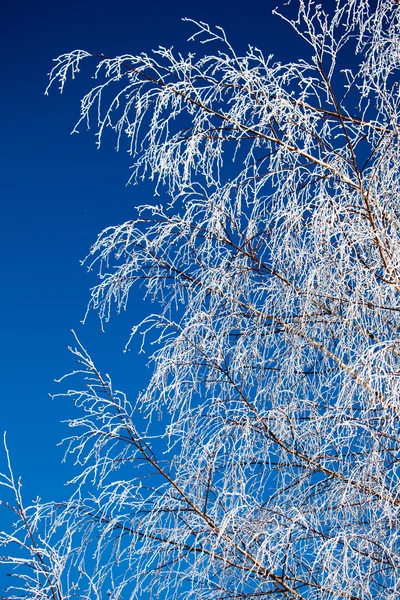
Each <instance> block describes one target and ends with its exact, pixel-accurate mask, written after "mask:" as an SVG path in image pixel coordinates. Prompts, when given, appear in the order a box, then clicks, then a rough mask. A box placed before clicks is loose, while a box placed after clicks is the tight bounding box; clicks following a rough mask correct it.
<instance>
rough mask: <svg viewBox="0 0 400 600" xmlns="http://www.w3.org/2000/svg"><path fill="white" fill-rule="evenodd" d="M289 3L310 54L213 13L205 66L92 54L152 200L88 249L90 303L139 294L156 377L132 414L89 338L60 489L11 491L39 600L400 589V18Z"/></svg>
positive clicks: (158, 55)
mask: <svg viewBox="0 0 400 600" xmlns="http://www.w3.org/2000/svg"><path fill="white" fill-rule="evenodd" d="M288 4H289V7H287V6H286V7H284V16H283V18H284V19H285V20H287V21H288V22H289V23H290V25H291V26H292V27H293V29H294V30H295V32H296V33H297V34H298V35H300V36H301V37H302V38H303V39H304V40H305V41H306V42H307V43H308V44H309V48H310V58H309V59H308V58H307V60H306V59H304V60H299V61H298V62H293V63H290V64H288V65H280V64H275V63H274V62H273V59H272V58H271V57H269V58H265V57H264V56H263V54H262V52H261V51H260V50H258V49H256V48H251V47H250V48H249V50H248V52H247V53H246V55H245V56H237V55H236V54H235V52H234V50H233V48H232V47H231V46H230V44H229V42H228V41H227V39H226V37H225V34H224V32H223V31H222V30H221V29H219V28H216V29H213V28H210V27H209V26H208V25H205V24H203V23H199V24H196V27H197V30H196V33H195V35H194V36H193V38H195V41H196V40H197V41H200V42H205V41H208V42H210V43H212V44H213V45H214V44H215V45H216V48H217V53H216V54H214V55H211V54H210V55H207V56H205V57H202V58H197V57H195V55H194V54H190V55H188V56H187V57H183V56H181V55H179V54H174V53H173V52H172V50H169V49H165V48H159V49H158V50H157V51H155V52H154V53H153V54H152V55H150V56H149V55H147V54H142V55H140V56H131V55H124V56H121V57H117V58H106V57H104V56H97V57H96V65H97V66H96V70H95V76H96V78H97V80H98V84H97V85H96V87H94V88H93V89H92V90H91V91H90V92H89V94H87V95H86V96H85V98H84V99H83V101H82V107H81V117H80V120H79V123H78V125H77V127H79V125H80V123H81V122H82V121H86V122H88V123H89V122H90V120H91V119H96V118H97V123H96V125H97V139H98V143H99V144H100V141H101V138H102V133H103V131H104V130H105V128H106V127H112V128H113V129H114V130H115V132H116V135H117V147H118V148H119V147H120V146H122V145H123V143H124V141H125V142H126V140H128V143H129V152H130V153H131V155H132V158H133V160H134V163H133V174H132V181H135V182H139V181H140V180H141V179H142V178H150V179H151V180H153V181H154V182H155V189H156V192H157V193H158V194H159V195H160V199H159V200H158V204H157V205H156V204H154V205H148V206H142V207H139V208H138V210H137V215H136V216H135V218H133V219H132V221H129V222H127V223H124V224H122V225H118V226H115V227H109V228H107V229H105V230H104V231H103V232H102V233H101V234H100V235H99V237H98V239H97V241H96V242H95V244H94V245H93V248H92V249H91V252H90V254H89V256H88V258H87V259H86V263H87V264H88V265H89V268H91V269H98V270H99V276H100V281H99V284H98V285H97V286H96V287H95V288H94V289H93V290H92V296H91V301H90V307H92V308H94V309H96V310H98V311H99V314H100V318H101V319H102V321H107V320H108V319H109V317H110V314H111V310H112V308H113V306H116V308H117V310H121V309H125V308H126V307H127V304H128V299H129V293H130V290H131V287H132V286H133V285H134V284H136V283H141V284H142V285H143V286H144V287H145V290H146V294H147V298H148V299H149V300H152V301H153V304H152V307H151V311H150V312H151V313H152V314H149V315H148V317H146V319H144V321H143V322H142V323H141V325H139V326H138V327H135V328H134V330H133V333H132V335H133V334H135V335H136V334H137V333H138V332H141V333H142V335H143V336H144V342H143V346H142V349H143V351H148V350H149V348H152V349H153V350H154V352H153V354H152V356H151V359H152V363H153V365H154V369H153V371H152V374H150V381H149V384H148V387H147V388H146V389H145V390H144V391H143V392H142V393H141V394H140V396H139V398H137V399H136V400H135V401H134V402H132V403H130V402H129V401H128V399H127V398H126V396H125V395H124V394H123V393H122V392H119V391H116V390H114V389H113V386H112V382H111V379H110V378H109V377H108V376H105V377H104V376H102V375H101V374H100V373H99V371H98V370H97V369H96V367H95V365H94V364H93V362H92V360H91V358H90V356H89V355H88V353H87V352H86V350H85V349H84V348H83V347H82V346H81V345H80V344H79V342H78V340H77V348H76V349H73V350H72V352H73V353H74V354H75V356H76V358H77V360H78V362H79V363H80V369H79V370H78V372H75V373H73V375H74V377H73V378H72V379H71V380H70V381H76V380H77V378H79V376H80V375H82V376H83V379H84V383H85V385H84V386H83V387H79V385H78V383H77V389H71V390H69V391H68V392H67V393H66V395H67V396H68V397H70V398H71V400H73V401H74V402H75V404H76V406H77V407H78V409H79V411H78V415H77V416H76V418H75V419H74V420H71V421H70V426H71V427H72V428H75V429H74V434H73V435H72V437H71V438H69V440H67V451H66V454H67V456H68V455H72V456H73V457H74V458H75V460H76V462H77V464H78V465H80V467H81V468H80V471H79V475H78V476H77V477H76V479H75V480H74V482H73V489H74V492H73V493H72V495H71V498H70V499H69V500H68V501H67V502H66V503H65V504H59V505H54V504H53V505H41V504H40V503H37V504H36V505H35V506H34V507H31V508H29V509H24V508H23V505H22V498H21V496H20V489H19V487H18V484H17V483H15V481H14V479H13V478H12V476H11V475H3V476H2V479H0V484H1V485H2V486H3V487H4V490H5V492H6V491H7V489H8V490H10V488H11V491H12V490H14V494H15V501H14V504H12V501H10V504H9V507H10V510H12V508H11V507H12V506H15V507H16V511H17V514H18V515H19V517H20V520H19V521H18V523H17V524H16V525H15V529H14V530H12V531H11V530H10V531H11V533H10V532H8V533H7V532H6V533H3V534H1V535H2V537H1V538H0V544H3V545H5V546H6V547H7V548H8V549H7V552H9V554H8V555H7V556H4V557H0V562H5V563H9V564H11V565H17V566H18V573H19V574H20V580H19V582H20V587H21V589H22V588H23V589H25V590H29V591H30V593H31V596H30V597H34V598H37V599H40V600H42V599H43V600H44V599H45V598H53V599H54V600H56V599H57V600H61V598H72V597H73V596H74V594H77V595H78V596H79V597H81V598H91V599H92V598H93V599H94V598H96V599H97V598H99V599H100V598H105V597H109V598H112V599H113V600H117V599H122V598H124V599H133V598H139V597H141V596H142V597H145V598H148V597H149V594H160V596H161V597H162V598H164V597H165V598H173V599H175V598H193V599H199V600H200V599H204V598H207V599H210V600H217V599H221V598H253V597H254V598H258V597H260V598H263V597H266V598H269V597H272V598H291V599H294V598H296V599H304V600H311V599H312V600H317V599H318V600H331V599H345V598H346V599H350V600H367V599H368V600H378V599H379V600H398V598H399V595H400V589H399V588H400V578H399V572H398V571H399V566H400V556H399V516H400V515H399V509H400V495H399V490H400V486H399V484H400V482H399V475H400V470H399V468H398V466H399V465H398V463H399V460H400V456H399V448H400V432H399V418H400V396H399V393H400V360H399V357H400V354H399V351H400V333H399V331H400V329H399V328H400V302H399V293H400V273H399V265H400V236H399V219H400V193H399V190H400V147H399V116H400V113H399V111H400V109H399V105H400V97H399V87H398V76H399V62H400V31H399V15H400V6H399V4H398V3H397V2H393V1H392V0H378V2H377V6H376V7H375V8H374V10H370V8H369V2H367V1H366V0H357V1H356V0H338V1H337V2H336V8H335V10H333V12H332V14H331V15H327V14H325V13H324V12H323V10H322V8H321V7H320V6H319V5H316V4H315V3H314V2H312V1H311V0H307V1H305V0H304V1H303V0H298V1H296V2H291V3H288ZM295 7H297V8H296V10H295ZM297 9H298V12H297ZM290 12H292V13H294V12H295V13H296V14H292V16H287V15H288V14H289V13H290ZM285 15H286V16H285ZM354 55H355V58H354ZM349 56H353V58H352V59H351V61H350V64H349ZM89 57H90V55H89V54H87V53H84V52H82V51H77V52H73V53H71V54H66V55H63V56H61V57H59V59H57V63H56V66H55V68H54V69H53V71H52V73H51V83H52V84H56V85H60V87H61V89H62V88H63V86H64V84H65V81H66V79H67V78H68V77H69V74H68V73H70V74H71V75H72V76H74V75H75V73H76V72H77V71H78V70H79V64H80V61H81V60H82V59H84V58H85V59H88V58H89ZM91 60H93V57H92V58H91ZM166 194H168V195H169V197H168V201H167V202H166V201H165V195H166ZM151 344H153V346H151ZM159 419H162V420H161V421H160V420H159ZM146 420H147V422H146ZM143 423H145V426H144V425H143ZM160 431H161V434H159V432H160ZM75 432H76V433H75ZM10 472H11V467H10ZM30 529H32V536H30V534H29V532H30ZM15 540H17V545H18V544H20V545H21V554H17V553H13V550H12V548H13V547H14V545H13V544H12V542H14V543H15ZM18 540H20V541H18ZM21 540H23V542H21ZM35 544H36V546H35ZM24 565H27V566H28V568H27V569H26V570H24V568H23V567H24ZM17 587H18V585H17ZM18 593H19V592H17V593H16V594H15V595H14V596H13V595H10V596H9V597H10V598H14V597H15V598H20V597H23V595H22V592H20V595H18Z"/></svg>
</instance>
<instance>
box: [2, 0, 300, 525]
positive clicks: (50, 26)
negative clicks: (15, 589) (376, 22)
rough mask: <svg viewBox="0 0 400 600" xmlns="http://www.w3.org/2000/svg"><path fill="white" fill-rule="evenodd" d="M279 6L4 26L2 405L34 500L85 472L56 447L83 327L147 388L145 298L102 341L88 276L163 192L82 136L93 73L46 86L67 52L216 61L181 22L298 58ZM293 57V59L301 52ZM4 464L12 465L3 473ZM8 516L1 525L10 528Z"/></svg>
mask: <svg viewBox="0 0 400 600" xmlns="http://www.w3.org/2000/svg"><path fill="white" fill-rule="evenodd" d="M277 3H278V1H277V0H273V2H269V1H268V0H254V1H253V2H251V3H245V2H236V3H235V2H232V1H228V0H222V1H220V2H215V0H212V1H205V0H202V1H201V2H199V3H196V5H194V4H190V3H187V2H185V3H183V2H182V1H181V0H179V1H172V2H168V1H160V0H151V1H150V2H140V3H137V2H135V1H132V0H129V2H128V1H126V0H119V2H114V3H113V2H109V0H107V1H103V0H96V1H95V0H85V1H82V0H79V1H77V0H70V1H69V2H57V1H55V2H54V1H50V0H38V1H37V2H28V1H27V0H22V2H15V1H11V0H6V2H5V4H4V3H3V8H2V15H1V22H2V25H1V28H2V31H1V36H0V40H1V41H0V44H1V46H2V49H1V53H0V56H1V59H0V60H1V62H2V69H1V72H2V94H1V96H0V103H1V127H0V129H1V137H0V140H1V161H0V170H1V198H2V201H1V228H2V232H1V238H0V239H1V242H0V243H1V256H2V288H1V290H2V291H1V294H0V302H1V316H2V319H1V341H2V343H1V350H0V352H1V363H0V364H1V372H2V378H1V382H2V386H1V392H2V393H1V400H0V430H1V431H4V430H7V434H8V443H9V447H10V450H11V453H12V460H13V463H14V467H15V471H16V473H17V474H19V475H22V477H23V482H24V491H25V495H26V500H27V501H30V500H31V499H32V498H34V497H35V496H36V495H39V496H41V497H42V498H43V499H47V500H49V499H51V498H54V499H61V498H62V497H63V496H66V494H67V492H66V491H65V490H63V488H62V482H63V481H64V480H65V479H68V477H70V476H71V474H72V473H73V470H72V467H71V465H61V466H59V463H60V460H61V457H62V450H61V449H60V448H57V447H56V443H57V442H58V441H59V440H60V439H61V438H62V437H63V436H64V435H67V434H68V430H67V429H66V427H65V425H60V421H61V420H62V419H65V418H68V417H69V416H70V415H71V406H69V405H68V402H66V401H64V400H56V401H51V400H50V399H49V396H48V394H49V393H55V392H57V391H58V388H57V385H56V384H55V383H54V382H53V380H54V378H56V377H59V376H60V375H62V374H63V373H65V372H67V371H68V370H69V369H73V368H74V363H73V360H72V357H70V356H69V354H68V352H67V346H68V344H70V343H72V338H71V335H70V333H69V330H70V329H71V328H74V329H76V331H77V332H78V334H79V336H80V337H81V339H82V341H83V342H84V343H85V345H86V346H87V349H88V350H89V351H90V352H91V354H92V355H93V356H94V357H95V358H97V360H98V363H99V365H100V367H101V368H103V369H105V370H107V372H110V374H111V375H112V376H113V378H114V380H115V381H116V383H117V384H118V386H119V387H121V388H122V389H125V390H128V391H129V392H131V393H132V394H134V393H135V391H136V390H138V389H140V388H141V387H143V385H144V384H145V375H143V368H142V365H143V361H142V360H141V359H138V357H137V355H136V352H135V351H133V352H131V353H129V354H123V352H122V349H123V346H124V343H125V341H126V339H127V336H128V332H129V329H130V326H131V325H132V324H133V323H134V322H135V321H136V320H137V315H138V314H140V311H141V310H142V308H141V304H140V302H141V300H140V295H138V298H137V300H134V301H133V303H132V302H131V311H130V312H128V314H126V315H123V316H122V317H116V318H115V319H114V320H113V321H112V322H111V323H110V324H109V326H108V327H107V328H106V332H105V333H101V331H100V326H99V322H98V320H97V319H96V318H95V316H94V315H92V316H91V318H90V319H89V322H88V323H87V324H86V325H85V326H84V327H82V326H81V325H80V319H81V318H82V317H83V315H84V312H85V307H86V303H87V300H88V298H89V288H90V286H91V285H93V283H94V278H93V276H89V275H88V274H87V273H86V272H85V269H83V268H82V267H80V265H79V260H80V259H82V258H83V257H84V256H85V254H86V252H87V250H88V249H89V247H90V245H91V243H92V242H93V241H94V239H95V237H96V234H97V233H98V232H100V231H101V229H102V228H103V227H105V226H107V225H111V224H115V223H118V222H122V221H123V220H126V219H128V218H130V217H131V216H132V207H133V206H134V205H135V204H136V205H137V204H140V203H142V202H144V201H146V200H147V199H148V198H147V197H146V196H148V195H149V194H150V193H151V192H150V188H149V187H146V186H144V187H143V188H141V187H138V186H136V187H132V186H131V187H125V183H126V181H127V179H128V177H129V168H128V167H129V157H128V156H127V154H126V153H125V152H123V151H122V152H120V153H119V154H116V153H115V152H114V151H113V147H112V146H113V144H112V143H111V140H110V143H109V144H108V145H107V144H105V145H104V147H103V148H102V149H101V150H96V148H95V141H94V136H93V132H88V133H85V132H83V131H82V133H81V134H80V135H74V136H70V135H69V133H70V131H71V129H72V127H73V125H74V124H75V121H76V120H77V117H78V111H79V99H80V97H81V96H82V94H83V93H84V92H85V91H87V90H88V89H89V87H90V84H91V81H90V80H89V79H88V78H87V77H85V76H83V77H81V78H79V79H78V80H77V81H75V82H73V83H70V84H68V85H67V87H66V92H65V93H64V95H63V96H59V95H58V94H57V93H56V90H54V92H53V93H52V94H51V95H50V97H45V96H44V95H43V92H44V89H45V87H46V82H47V78H46V75H47V73H48V72H49V70H50V68H51V66H52V59H53V58H55V57H56V56H57V55H59V54H61V53H63V52H66V51H69V50H72V49H76V48H81V49H85V50H87V51H89V52H93V53H105V54H107V55H108V56H112V55H115V54H117V53H125V52H129V53H138V52H140V51H149V50H151V49H152V48H153V47H157V46H158V45H164V46H170V45H173V46H174V47H175V48H176V49H177V50H180V51H182V52H186V51H189V50H190V51H193V50H196V52H199V53H201V52H204V51H206V50H207V47H204V46H203V47H200V46H197V45H196V46H194V45H193V44H187V43H186V39H187V38H188V37H189V36H190V34H191V33H192V32H193V29H192V27H191V26H190V25H188V24H184V23H182V22H181V20H180V19H181V17H185V16H187V17H190V18H194V19H199V20H203V21H206V22H208V23H210V24H211V25H221V26H223V27H224V29H225V30H226V32H227V34H228V36H229V37H230V40H231V42H232V43H233V45H234V46H235V47H236V48H238V51H239V52H240V51H244V50H245V48H246V45H247V44H248V43H250V44H252V45H255V46H258V47H260V48H262V49H263V50H264V52H265V54H269V53H275V55H276V57H277V58H278V59H281V60H283V61H284V60H287V59H288V58H289V57H290V56H292V57H294V58H297V57H298V55H299V53H300V52H299V50H298V46H297V45H296V47H295V48H293V47H292V48H291V43H293V40H295V38H294V37H293V34H292V32H291V31H290V30H289V28H288V26H287V25H285V24H284V23H283V22H281V21H280V20H279V19H278V18H276V17H272V16H271V10H272V8H274V6H275V5H276V4H277ZM292 53H293V54H292ZM3 466H4V457H3V456H2V455H0V467H3ZM1 518H2V515H1V513H0V528H1Z"/></svg>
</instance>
